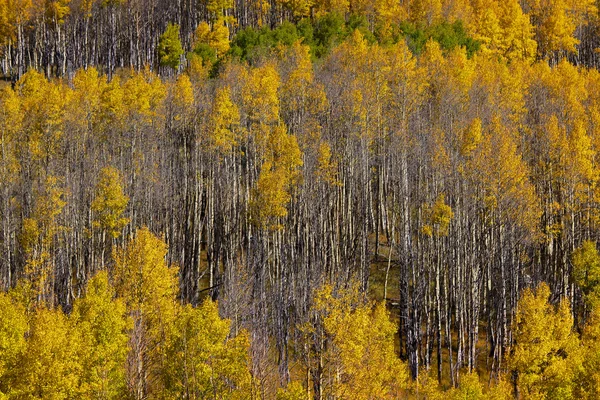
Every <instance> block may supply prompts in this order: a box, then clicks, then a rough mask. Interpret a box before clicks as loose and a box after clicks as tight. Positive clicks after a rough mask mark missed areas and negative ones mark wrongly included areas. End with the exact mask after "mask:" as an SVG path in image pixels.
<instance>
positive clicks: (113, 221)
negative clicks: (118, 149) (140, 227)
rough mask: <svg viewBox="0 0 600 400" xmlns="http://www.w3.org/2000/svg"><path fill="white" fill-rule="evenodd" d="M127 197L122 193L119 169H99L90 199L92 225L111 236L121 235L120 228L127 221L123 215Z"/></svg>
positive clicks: (127, 200)
mask: <svg viewBox="0 0 600 400" xmlns="http://www.w3.org/2000/svg"><path fill="white" fill-rule="evenodd" d="M128 202H129V197H127V196H125V195H124V194H123V188H122V178H121V174H120V173H119V170H117V169H116V168H113V167H106V168H103V169H102V170H101V171H100V178H99V180H98V184H97V185H96V196H95V198H94V201H92V207H91V208H92V212H93V213H94V220H93V226H94V227H96V228H100V229H102V230H104V231H106V232H108V234H109V235H110V236H112V237H113V238H117V237H119V236H120V235H121V230H122V229H123V227H124V226H125V225H127V223H128V222H129V219H128V218H125V217H123V212H124V211H125V208H126V207H127V203H128Z"/></svg>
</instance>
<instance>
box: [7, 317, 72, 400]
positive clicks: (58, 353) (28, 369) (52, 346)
mask: <svg viewBox="0 0 600 400" xmlns="http://www.w3.org/2000/svg"><path fill="white" fill-rule="evenodd" d="M27 336H28V337H27V348H26V351H25V352H23V355H22V357H20V359H19V363H18V367H17V369H16V371H15V374H16V375H17V376H18V379H17V380H16V382H15V385H14V387H13V394H14V396H15V398H28V399H72V398H76V395H77V389H78V385H79V382H78V377H79V376H80V375H81V373H82V365H81V363H80V359H79V354H80V346H81V338H80V337H79V336H78V335H77V334H76V333H75V331H74V329H73V325H72V323H71V321H69V319H68V318H67V316H66V315H65V314H63V312H62V311H60V310H49V309H46V308H43V307H42V308H39V309H38V310H37V311H36V312H35V313H34V314H33V316H32V319H31V322H30V330H29V332H28V334H27Z"/></svg>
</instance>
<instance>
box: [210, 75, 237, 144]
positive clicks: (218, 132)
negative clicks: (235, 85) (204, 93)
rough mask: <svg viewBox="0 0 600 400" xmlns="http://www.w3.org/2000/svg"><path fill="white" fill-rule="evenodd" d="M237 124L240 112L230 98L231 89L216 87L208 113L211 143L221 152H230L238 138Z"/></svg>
mask: <svg viewBox="0 0 600 400" xmlns="http://www.w3.org/2000/svg"><path fill="white" fill-rule="evenodd" d="M239 125H240V113H239V110H238V107H237V105H236V104H235V103H234V102H233V101H232V100H231V90H230V89H229V87H227V86H225V87H222V88H218V89H217V92H216V93H215V97H214V100H213V107H212V112H211V115H210V128H209V129H210V132H209V135H210V139H211V142H212V143H211V144H212V145H213V146H214V147H216V148H217V149H218V150H219V151H220V152H222V153H225V154H228V153H230V152H231V151H232V149H233V148H234V147H235V146H237V145H238V142H239V139H240V126H239Z"/></svg>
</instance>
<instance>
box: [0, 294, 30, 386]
mask: <svg viewBox="0 0 600 400" xmlns="http://www.w3.org/2000/svg"><path fill="white" fill-rule="evenodd" d="M27 330H28V327H27V318H26V316H25V307H23V306H22V305H21V304H19V303H17V302H15V301H14V300H13V299H11V297H10V296H9V295H8V294H6V293H2V292H0V398H2V396H3V395H10V391H11V387H10V386H11V385H10V383H11V382H12V381H13V380H18V379H19V376H18V375H16V374H15V372H16V369H17V366H18V364H17V363H18V362H19V360H20V357H22V355H23V352H24V351H25V346H26V343H25V333H26V332H27Z"/></svg>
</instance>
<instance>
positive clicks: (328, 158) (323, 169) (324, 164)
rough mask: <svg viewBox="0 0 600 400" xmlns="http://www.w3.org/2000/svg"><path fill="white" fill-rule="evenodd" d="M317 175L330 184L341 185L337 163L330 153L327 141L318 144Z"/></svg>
mask: <svg viewBox="0 0 600 400" xmlns="http://www.w3.org/2000/svg"><path fill="white" fill-rule="evenodd" d="M317 162H318V164H317V177H318V178H319V179H320V180H322V181H323V182H325V183H327V184H328V185H330V186H341V185H342V183H341V182H340V180H339V178H338V163H337V161H336V160H335V158H334V157H333V155H332V154H331V147H330V146H329V144H328V143H327V142H322V143H321V144H320V145H319V156H318V158H317Z"/></svg>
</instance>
